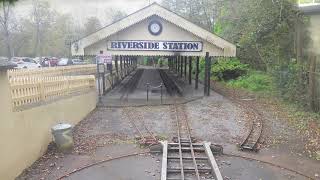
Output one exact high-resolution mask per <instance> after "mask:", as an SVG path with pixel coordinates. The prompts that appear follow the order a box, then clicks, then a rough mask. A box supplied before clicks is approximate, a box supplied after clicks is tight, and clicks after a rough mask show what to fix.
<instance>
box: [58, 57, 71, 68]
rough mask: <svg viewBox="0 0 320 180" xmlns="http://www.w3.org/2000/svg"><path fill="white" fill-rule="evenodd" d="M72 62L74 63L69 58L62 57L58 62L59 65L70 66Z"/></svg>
mask: <svg viewBox="0 0 320 180" xmlns="http://www.w3.org/2000/svg"><path fill="white" fill-rule="evenodd" d="M72 64H73V62H72V60H71V59H68V58H61V59H60V61H59V62H58V66H68V65H72Z"/></svg>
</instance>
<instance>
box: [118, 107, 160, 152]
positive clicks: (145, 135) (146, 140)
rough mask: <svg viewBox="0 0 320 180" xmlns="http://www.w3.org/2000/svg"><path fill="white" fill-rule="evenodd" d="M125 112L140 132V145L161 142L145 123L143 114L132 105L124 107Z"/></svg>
mask: <svg viewBox="0 0 320 180" xmlns="http://www.w3.org/2000/svg"><path fill="white" fill-rule="evenodd" d="M123 113H124V114H125V116H126V117H127V118H128V119H129V121H130V123H131V124H132V126H133V127H134V128H135V130H136V131H137V133H138V134H139V137H140V139H139V144H140V145H145V146H151V145H154V144H158V143H159V142H158V139H157V138H156V136H155V135H154V134H153V133H152V132H151V131H150V129H149V128H148V127H147V126H146V125H145V122H144V120H143V116H142V115H141V114H139V113H138V112H137V111H135V110H134V109H133V108H132V107H125V108H123Z"/></svg>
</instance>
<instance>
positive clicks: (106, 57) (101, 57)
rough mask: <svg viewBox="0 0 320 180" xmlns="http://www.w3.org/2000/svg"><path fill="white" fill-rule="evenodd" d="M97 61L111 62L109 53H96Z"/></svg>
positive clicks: (102, 62)
mask: <svg viewBox="0 0 320 180" xmlns="http://www.w3.org/2000/svg"><path fill="white" fill-rule="evenodd" d="M97 62H98V63H99V64H112V55H111V54H99V55H97Z"/></svg>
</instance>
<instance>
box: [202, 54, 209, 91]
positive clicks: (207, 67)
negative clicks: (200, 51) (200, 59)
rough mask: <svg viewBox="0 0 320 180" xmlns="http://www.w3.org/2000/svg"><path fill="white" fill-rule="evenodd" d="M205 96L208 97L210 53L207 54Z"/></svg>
mask: <svg viewBox="0 0 320 180" xmlns="http://www.w3.org/2000/svg"><path fill="white" fill-rule="evenodd" d="M204 70H205V72H204V89H203V91H204V95H205V96H207V95H208V79H209V78H208V71H209V52H206V57H205V68H204Z"/></svg>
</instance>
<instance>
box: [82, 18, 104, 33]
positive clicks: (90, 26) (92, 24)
mask: <svg viewBox="0 0 320 180" xmlns="http://www.w3.org/2000/svg"><path fill="white" fill-rule="evenodd" d="M101 27H102V26H101V23H100V21H99V19H98V18H97V17H90V18H88V19H87V21H86V23H85V24H84V28H85V30H84V32H85V35H88V34H91V33H94V32H96V31H97V30H98V29H100V28H101Z"/></svg>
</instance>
